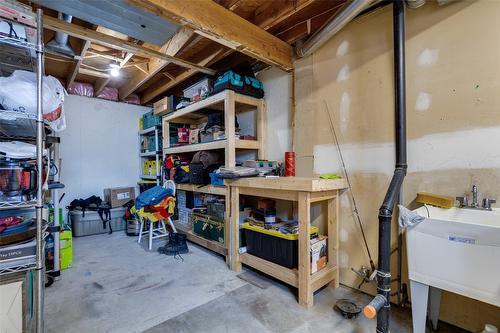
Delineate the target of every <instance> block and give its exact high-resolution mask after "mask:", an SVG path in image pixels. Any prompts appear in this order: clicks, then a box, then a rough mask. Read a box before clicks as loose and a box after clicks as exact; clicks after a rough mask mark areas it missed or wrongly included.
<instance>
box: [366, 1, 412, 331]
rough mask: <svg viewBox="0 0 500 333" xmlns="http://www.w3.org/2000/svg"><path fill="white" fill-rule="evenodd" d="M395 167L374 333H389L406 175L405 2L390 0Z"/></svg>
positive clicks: (383, 218)
mask: <svg viewBox="0 0 500 333" xmlns="http://www.w3.org/2000/svg"><path fill="white" fill-rule="evenodd" d="M393 29H394V81H395V84H394V86H395V123H396V168H395V170H394V175H393V177H392V180H391V183H390V185H389V188H388V190H387V193H386V195H385V199H384V202H383V203H382V206H381V207H380V209H379V214H378V220H379V231H378V234H379V235H378V237H379V241H378V269H377V275H376V276H377V296H376V297H375V298H374V299H373V300H372V301H371V302H370V304H368V305H367V306H366V307H365V308H364V311H363V312H364V314H365V315H366V316H367V317H369V318H373V317H375V315H376V316H377V331H376V332H377V333H388V332H389V314H390V297H391V224H392V212H393V209H394V206H395V204H396V200H397V198H398V195H399V193H400V190H401V187H402V185H403V180H404V178H405V176H406V169H407V167H408V165H407V158H406V84H405V80H406V78H405V2H404V1H399V0H393Z"/></svg>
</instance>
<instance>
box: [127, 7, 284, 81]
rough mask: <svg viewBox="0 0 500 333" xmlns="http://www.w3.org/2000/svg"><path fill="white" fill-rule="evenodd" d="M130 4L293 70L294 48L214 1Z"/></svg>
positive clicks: (250, 54) (270, 62)
mask: <svg viewBox="0 0 500 333" xmlns="http://www.w3.org/2000/svg"><path fill="white" fill-rule="evenodd" d="M127 1H128V2H129V3H131V4H133V5H134V6H136V7H139V8H142V9H144V10H147V11H149V12H152V13H154V14H155V15H158V16H160V17H163V18H165V19H168V20H170V21H173V22H176V23H178V24H181V25H185V26H188V27H190V28H192V29H193V30H195V32H196V33H198V34H200V35H202V36H204V37H207V38H209V39H212V40H214V41H216V42H218V43H220V44H222V45H225V46H228V47H230V48H232V49H234V50H238V51H240V52H242V53H244V54H247V55H249V56H251V57H253V58H256V59H258V60H261V61H263V62H265V63H268V64H270V65H276V66H278V67H280V68H282V69H284V70H286V71H291V70H293V64H292V47H291V46H290V45H288V44H287V43H285V42H284V41H282V40H280V39H279V38H277V37H275V36H273V35H271V34H270V33H268V32H266V31H265V30H263V29H261V28H259V27H257V26H256V25H254V24H252V23H250V22H249V21H247V20H245V19H243V18H242V17H240V16H238V15H236V14H235V13H233V12H231V11H229V10H227V9H226V8H224V7H222V6H220V5H218V4H217V3H215V2H213V1H212V0H198V1H169V0H127Z"/></svg>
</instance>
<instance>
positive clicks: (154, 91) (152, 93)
mask: <svg viewBox="0 0 500 333" xmlns="http://www.w3.org/2000/svg"><path fill="white" fill-rule="evenodd" d="M226 55H227V52H224V50H223V49H222V48H221V49H219V50H217V51H216V52H214V53H212V54H210V55H209V56H208V57H206V58H205V59H203V60H202V61H200V62H199V63H198V64H199V65H202V66H206V65H207V64H210V63H214V62H216V61H217V60H219V59H221V58H223V57H225V56H226ZM196 73H198V71H197V70H195V69H188V70H187V71H185V72H183V73H182V74H179V75H178V76H176V77H175V79H173V80H170V81H168V82H166V83H163V84H161V85H153V86H151V87H150V88H148V89H147V90H146V91H144V93H143V94H142V99H141V103H142V104H144V103H147V102H149V101H151V100H152V99H153V98H155V97H156V96H158V95H160V94H162V93H164V92H165V91H167V90H169V89H170V88H172V87H175V86H176V85H178V84H179V83H181V82H183V81H185V80H187V79H188V78H190V77H191V76H193V75H194V74H196Z"/></svg>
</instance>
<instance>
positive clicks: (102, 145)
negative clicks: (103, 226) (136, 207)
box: [60, 95, 150, 207]
mask: <svg viewBox="0 0 500 333" xmlns="http://www.w3.org/2000/svg"><path fill="white" fill-rule="evenodd" d="M149 110H150V109H149V108H145V107H142V106H137V105H132V104H126V103H117V102H111V101H106V100H102V99H96V98H88V97H82V96H76V95H69V96H67V97H66V100H65V102H64V112H65V113H66V124H67V127H66V130H65V131H63V132H61V133H60V137H61V145H60V156H61V159H62V167H61V182H62V183H63V184H65V185H66V188H65V189H63V190H61V192H60V193H61V194H62V193H66V195H65V197H64V198H63V200H62V202H61V207H65V206H66V205H68V204H69V203H70V202H71V201H72V200H73V199H76V198H84V199H85V198H87V197H89V196H91V195H93V194H95V195H99V196H100V197H102V196H103V189H104V188H108V187H121V186H136V185H137V181H138V180H139V173H140V158H139V142H138V137H137V130H138V120H139V117H140V116H141V115H142V114H143V113H144V112H147V111H149ZM136 191H137V189H136Z"/></svg>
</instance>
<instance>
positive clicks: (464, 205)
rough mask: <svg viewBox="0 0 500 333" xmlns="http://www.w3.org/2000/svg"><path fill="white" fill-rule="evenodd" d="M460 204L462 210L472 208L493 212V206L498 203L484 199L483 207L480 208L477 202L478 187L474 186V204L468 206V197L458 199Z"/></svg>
mask: <svg viewBox="0 0 500 333" xmlns="http://www.w3.org/2000/svg"><path fill="white" fill-rule="evenodd" d="M456 199H457V200H458V202H459V204H460V205H459V207H460V208H471V209H482V210H491V209H492V208H491V204H494V203H496V202H497V201H496V200H495V199H491V198H484V199H483V205H482V206H481V207H480V206H479V203H478V200H477V186H476V184H474V185H472V203H471V204H470V205H469V204H468V199H467V196H463V197H457V198H456Z"/></svg>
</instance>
